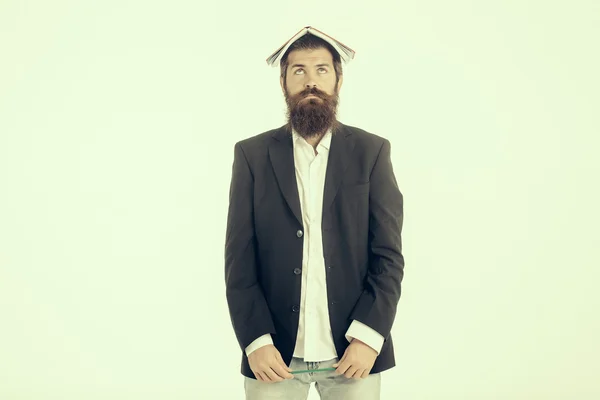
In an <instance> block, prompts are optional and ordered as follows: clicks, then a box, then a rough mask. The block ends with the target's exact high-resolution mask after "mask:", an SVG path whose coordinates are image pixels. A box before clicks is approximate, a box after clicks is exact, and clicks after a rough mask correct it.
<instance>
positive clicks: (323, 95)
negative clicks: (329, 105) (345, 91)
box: [297, 87, 329, 99]
mask: <svg viewBox="0 0 600 400" xmlns="http://www.w3.org/2000/svg"><path fill="white" fill-rule="evenodd" d="M308 95H313V96H317V97H319V98H321V99H326V98H327V97H329V96H327V93H325V92H323V91H321V90H319V89H317V88H316V87H312V88H306V89H304V90H303V91H301V92H300V93H298V95H297V96H298V97H306V96H308Z"/></svg>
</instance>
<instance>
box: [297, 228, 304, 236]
mask: <svg viewBox="0 0 600 400" xmlns="http://www.w3.org/2000/svg"><path fill="white" fill-rule="evenodd" d="M302 235H304V232H302V231H301V230H298V232H296V236H298V237H299V238H300V237H302Z"/></svg>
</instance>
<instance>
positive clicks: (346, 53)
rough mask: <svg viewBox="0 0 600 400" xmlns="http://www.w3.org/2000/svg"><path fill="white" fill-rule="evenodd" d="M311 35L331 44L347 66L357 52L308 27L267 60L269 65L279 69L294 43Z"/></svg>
mask: <svg viewBox="0 0 600 400" xmlns="http://www.w3.org/2000/svg"><path fill="white" fill-rule="evenodd" d="M309 33H310V34H311V35H315V36H317V37H320V38H321V39H323V40H325V41H326V42H327V43H329V44H330V45H331V46H333V48H334V49H335V50H336V51H337V52H338V53H339V55H340V57H341V59H342V61H343V62H344V63H345V64H347V63H349V62H350V61H351V60H352V59H353V58H354V54H355V51H354V50H352V49H351V48H350V47H348V46H346V45H345V44H343V43H342V42H340V41H338V40H336V39H334V38H332V37H331V36H329V35H327V34H326V33H323V32H321V31H320V30H318V29H316V28H313V27H312V26H306V27H304V28H302V29H300V31H299V32H298V33H296V34H295V35H294V36H292V38H291V39H290V40H288V41H287V42H285V43H284V44H283V46H281V47H280V48H279V49H277V51H275V53H273V54H271V55H270V56H269V58H267V64H268V65H270V66H272V67H278V66H279V63H280V61H281V58H282V57H283V55H284V54H285V52H286V51H287V49H289V48H290V46H291V45H292V43H294V42H295V41H296V40H298V39H300V38H301V37H302V36H304V35H306V34H309Z"/></svg>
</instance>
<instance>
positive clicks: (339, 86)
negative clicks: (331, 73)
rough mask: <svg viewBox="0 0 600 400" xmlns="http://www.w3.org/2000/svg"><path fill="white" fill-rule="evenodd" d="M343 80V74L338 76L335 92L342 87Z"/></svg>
mask: <svg viewBox="0 0 600 400" xmlns="http://www.w3.org/2000/svg"><path fill="white" fill-rule="evenodd" d="M343 82H344V75H341V76H340V80H339V81H338V83H337V92H338V93H339V92H340V89H341V88H342V83H343Z"/></svg>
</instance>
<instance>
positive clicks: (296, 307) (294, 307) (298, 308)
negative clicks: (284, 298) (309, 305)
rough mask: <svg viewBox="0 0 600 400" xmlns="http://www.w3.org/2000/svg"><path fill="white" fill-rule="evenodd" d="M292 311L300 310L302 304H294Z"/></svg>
mask: <svg viewBox="0 0 600 400" xmlns="http://www.w3.org/2000/svg"><path fill="white" fill-rule="evenodd" d="M292 311H293V312H298V311H300V306H299V305H296V304H294V306H293V307H292Z"/></svg>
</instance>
